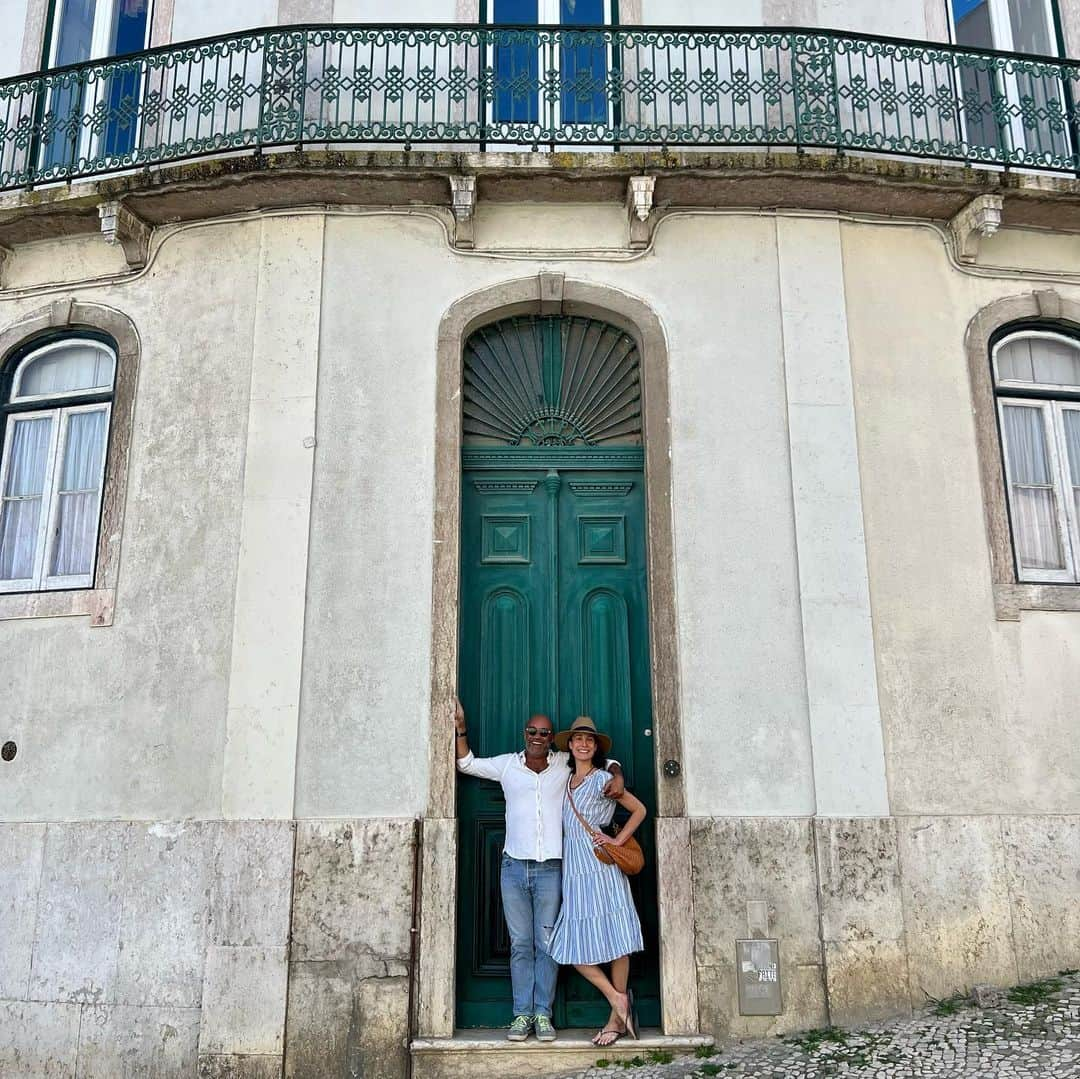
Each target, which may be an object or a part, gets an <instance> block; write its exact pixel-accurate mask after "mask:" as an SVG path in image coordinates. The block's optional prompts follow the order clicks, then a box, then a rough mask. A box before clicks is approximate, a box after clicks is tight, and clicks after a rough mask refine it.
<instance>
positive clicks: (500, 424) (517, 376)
mask: <svg viewBox="0 0 1080 1079" xmlns="http://www.w3.org/2000/svg"><path fill="white" fill-rule="evenodd" d="M463 413H464V433H465V436H466V438H467V439H468V440H469V441H498V442H502V443H507V444H509V445H512V446H517V445H521V444H523V443H527V444H532V445H535V446H570V445H574V444H575V443H584V444H586V445H590V446H595V445H598V444H600V443H603V442H631V443H636V442H640V441H641V380H640V370H639V360H638V350H637V345H636V344H635V342H634V339H633V338H632V337H631V336H630V335H629V334H627V333H626V332H625V331H623V330H620V329H619V328H618V327H616V326H612V325H610V324H609V323H607V322H600V321H598V320H597V319H590V318H578V317H567V318H549V317H542V316H539V315H526V316H521V317H517V318H507V319H502V320H500V321H499V322H493V323H491V324H490V325H488V326H483V327H481V328H480V329H479V330H477V331H476V332H475V333H473V334H472V335H471V336H470V337H469V339H468V341H466V343H465V400H464V404H463Z"/></svg>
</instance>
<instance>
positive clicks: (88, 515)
mask: <svg viewBox="0 0 1080 1079" xmlns="http://www.w3.org/2000/svg"><path fill="white" fill-rule="evenodd" d="M106 431H107V424H106V412H105V410H104V409H99V410H97V411H95V412H73V413H71V415H70V416H69V417H68V426H67V439H66V442H65V445H64V463H63V467H62V470H61V476H60V486H59V489H58V492H57V495H58V498H59V500H60V502H59V505H58V506H57V515H56V527H57V535H56V544H55V546H54V548H53V557H52V569H51V571H50V576H53V577H70V576H74V575H76V574H87V573H89V572H90V570H91V568H92V567H93V564H94V541H95V540H96V539H97V531H98V514H97V510H98V498H99V493H100V490H99V489H100V486H101V461H102V456H103V455H104V453H105V435H106Z"/></svg>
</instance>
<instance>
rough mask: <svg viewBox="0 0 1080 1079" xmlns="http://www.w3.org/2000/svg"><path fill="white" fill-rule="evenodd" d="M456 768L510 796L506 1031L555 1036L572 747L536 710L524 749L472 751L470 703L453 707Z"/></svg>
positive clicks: (618, 775)
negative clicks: (552, 950)
mask: <svg viewBox="0 0 1080 1079" xmlns="http://www.w3.org/2000/svg"><path fill="white" fill-rule="evenodd" d="M454 727H455V736H454V746H455V752H456V754H457V766H458V770H459V771H461V772H464V773H465V774H466V775H470V776H479V777H480V778H481V779H493V780H495V781H496V782H497V783H499V784H501V786H502V789H503V794H504V796H505V797H506V841H505V843H504V844H503V859H502V873H501V875H500V879H499V883H500V886H501V888H502V901H503V912H504V914H505V915H506V927H507V929H508V930H509V931H510V984H511V986H512V987H513V992H514V1019H513V1022H511V1024H510V1029H509V1031H508V1032H507V1034H506V1037H507V1039H508V1040H509V1041H512V1042H523V1041H524V1040H525V1039H526V1038H527V1037H528V1036H529V1032H530V1031H531V1030H533V1029H535V1031H536V1037H537V1039H538V1040H539V1041H542V1042H551V1041H554V1040H555V1028H554V1027H553V1026H552V1025H551V1005H552V1001H553V1000H554V999H555V979H556V977H557V976H558V973H559V968H558V965H557V964H556V963H555V960H554V959H552V958H551V955H550V954H549V952H548V946H549V944H550V941H551V932H552V930H553V929H554V928H555V919H556V918H557V917H558V916H559V905H560V903H561V900H562V804H563V792H564V791H565V789H566V780H567V778H568V776H569V772H568V771H567V768H566V762H567V760H568V759H569V754H567V753H561V752H556V751H554V750H553V749H552V748H551V739H552V738H553V737H554V735H555V731H554V728H553V727H552V725H551V720H550V719H548V717H547V716H542V715H535V716H533V717H532V718H531V719H530V720H529V722H528V724H527V726H526V727H525V751H524V752H523V753H503V754H501V755H500V756H498V757H475V756H473V753H472V750H470V749H469V739H468V734H467V728H466V726H465V709H464V708H462V707H461V701H457V702H456V708H455V711H454ZM607 768H608V770H609V771H610V772H611V773H612V776H613V777H614V778H613V779H612V780H611V782H610V783H608V785H607V786H606V787H605V788H604V794H605V795H607V797H609V798H619V797H621V796H622V794H623V789H624V788H623V777H622V769H621V768H620V767H619V765H618V762H616V761H609V762H608V764H607Z"/></svg>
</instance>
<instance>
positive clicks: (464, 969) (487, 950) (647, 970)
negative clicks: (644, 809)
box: [457, 447, 660, 1027]
mask: <svg viewBox="0 0 1080 1079" xmlns="http://www.w3.org/2000/svg"><path fill="white" fill-rule="evenodd" d="M519 452H521V467H515V468H512V469H511V468H506V467H493V465H496V466H497V465H499V464H503V465H505V463H506V462H507V461H508V460H511V461H512V457H511V456H508V454H507V452H505V451H504V452H503V453H501V454H495V455H491V454H485V453H483V452H478V453H474V454H470V451H469V450H468V449H466V451H465V452H464V457H463V461H464V473H463V477H462V522H461V534H462V538H461V562H462V565H461V626H460V657H461V660H460V663H461V666H460V671H459V682H458V686H459V692H460V695H461V699H462V702H463V704H464V706H465V710H466V714H467V715H468V717H469V738H470V742H471V744H472V747H473V750H474V751H475V752H476V753H477V755H479V756H494V755H496V754H499V753H507V752H511V751H516V750H520V749H522V748H523V735H522V731H523V728H524V727H525V724H526V721H527V720H528V717H529V716H530V715H532V714H534V713H537V712H540V713H544V714H546V715H549V716H550V717H551V719H552V722H553V723H554V725H555V727H556V729H557V730H559V729H564V728H566V727H568V726H569V725H570V723H571V722H572V721H573V719H574V717H575V716H578V715H590V716H592V717H593V719H594V720H595V722H596V724H597V726H598V727H599V728H600V730H602V731H606V732H608V733H609V734H610V735H611V736H612V739H613V741H614V748H613V750H612V755H613V756H614V757H616V758H617V759H618V760H619V761H620V763H621V764H622V767H623V771H624V773H625V775H626V781H627V785H628V786H629V787H630V788H631V789H632V790H633V791H634V793H635V794H637V796H638V797H639V798H641V799H642V801H643V802H645V804H646V806H648V807H649V809H650V811H651V810H653V808H654V807H655V802H656V800H655V797H654V795H655V779H654V771H653V740H652V731H651V726H652V719H651V695H650V686H649V640H648V614H647V612H648V602H647V594H646V562H645V497H644V496H645V491H644V479H643V474H642V472H641V453H640V447H622V448H621V449H620V450H618V451H615V452H609V453H607V454H605V452H604V450H603V449H591V450H585V449H583V448H576V449H575V450H572V451H570V450H566V449H562V448H554V447H553V448H550V449H544V448H539V447H535V448H529V449H527V450H524V451H519ZM513 463H516V462H513ZM560 767H561V766H560ZM567 774H568V775H569V772H568V771H567ZM618 815H619V817H623V818H624V817H625V814H624V812H623V810H622V809H621V808H620V809H619V810H618ZM458 819H459V829H460V832H459V851H460V864H459V888H458V955H457V1008H458V1012H457V1025H458V1026H459V1027H493V1026H501V1025H503V1024H505V1023H506V1022H508V1021H509V1018H510V1013H511V995H510V977H509V955H510V942H509V939H508V937H507V932H506V924H505V921H504V919H503V914H502V903H501V899H500V895H499V866H500V858H501V852H502V845H503V835H504V827H505V818H504V802H503V796H502V790H501V788H500V787H499V785H498V784H496V783H491V782H488V781H484V780H477V779H474V778H471V777H463V778H462V779H461V781H460V782H459V784H458ZM617 819H618V818H617ZM640 838H641V840H642V844H643V846H644V848H645V853H646V859H647V869H646V870H645V872H644V873H642V874H641V875H640V876H638V877H635V878H632V880H631V888H632V891H633V894H634V900H635V904H636V906H637V910H638V913H639V915H640V917H641V922H642V928H643V930H644V936H645V949H646V950H645V952H644V955H640V954H639V955H635V956H634V957H633V958H632V959H631V985H632V986H633V988H634V992H635V995H636V997H637V1001H638V1010H639V1016H640V1020H641V1022H642V1023H643V1024H645V1025H647V1026H657V1025H659V1022H660V1003H659V977H658V950H657V948H658V946H657V924H656V878H655V868H654V867H655V865H656V858H655V852H654V848H653V828H652V820H651V817H650V818H649V819H647V820H646V822H645V825H644V827H643V829H642V832H641V833H640ZM607 1014H608V1010H607V1005H606V1004H605V1003H604V1002H603V1000H602V998H601V997H600V995H599V994H598V993H597V992H596V990H594V989H593V988H592V987H591V986H589V985H588V984H587V983H586V982H585V981H584V980H583V979H582V978H581V977H580V976H579V975H578V974H577V972H576V971H574V970H572V969H564V970H562V971H561V973H560V978H559V990H558V994H557V996H556V1001H555V1015H554V1020H555V1024H556V1026H559V1027H592V1026H597V1025H599V1024H600V1023H602V1022H603V1021H604V1019H606V1017H607Z"/></svg>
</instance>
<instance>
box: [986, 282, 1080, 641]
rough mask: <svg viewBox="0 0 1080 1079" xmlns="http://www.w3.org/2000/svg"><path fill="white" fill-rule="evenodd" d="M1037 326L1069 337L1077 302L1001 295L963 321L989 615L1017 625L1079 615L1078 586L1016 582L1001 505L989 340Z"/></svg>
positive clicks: (1045, 295) (1079, 322)
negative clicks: (1036, 617)
mask: <svg viewBox="0 0 1080 1079" xmlns="http://www.w3.org/2000/svg"><path fill="white" fill-rule="evenodd" d="M1022 321H1027V322H1032V321H1038V322H1041V323H1043V324H1044V325H1045V326H1046V328H1047V329H1059V330H1064V331H1066V332H1068V333H1072V334H1075V333H1076V332H1077V330H1078V329H1080V303H1076V302H1075V301H1072V300H1065V299H1062V297H1061V296H1059V295H1058V294H1057V293H1056V292H1054V291H1053V290H1052V289H1047V290H1045V291H1040V292H1030V293H1028V294H1027V295H1024V296H1007V297H1005V298H1004V299H1001V300H995V301H994V302H993V303H991V304H987V306H986V307H984V308H983V309H982V310H981V311H979V313H978V314H977V315H976V316H975V317H974V318H973V319H972V320H971V322H969V323H968V328H967V333H966V334H965V335H964V348H965V350H966V352H967V361H968V372H969V374H970V377H971V403H972V411H973V413H974V417H975V440H976V445H977V451H978V457H979V478H980V480H981V482H982V491H983V509H984V511H985V513H986V537H987V541H988V543H989V546H990V573H991V580H992V582H993V588H994V613H995V615H996V616H997V618H998V620H999V621H1006V622H1018V621H1019V620H1020V612H1021V611H1080V584H1029V583H1027V582H1024V581H1018V580H1017V579H1016V564H1015V561H1014V558H1013V541H1012V532H1011V531H1010V529H1009V512H1008V508H1007V506H1006V501H1005V473H1004V468H1003V465H1002V460H1001V439H1000V436H999V433H998V423H997V408H996V405H995V400H994V380H993V374H992V372H991V369H990V340H991V338H992V337H993V336H994V334H995V333H997V332H998V331H999V330H1001V329H1003V328H1004V327H1005V326H1008V325H1009V324H1010V323H1012V322H1022Z"/></svg>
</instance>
